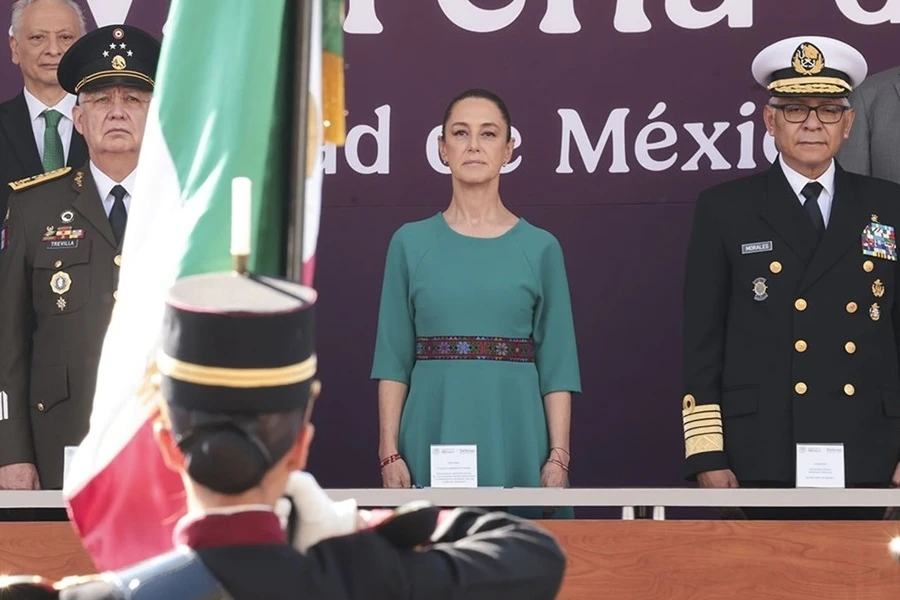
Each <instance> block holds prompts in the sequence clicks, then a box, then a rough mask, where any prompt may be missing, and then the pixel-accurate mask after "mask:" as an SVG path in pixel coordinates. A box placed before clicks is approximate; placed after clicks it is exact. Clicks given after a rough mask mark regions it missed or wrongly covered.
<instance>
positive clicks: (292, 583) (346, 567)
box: [59, 509, 566, 600]
mask: <svg viewBox="0 0 900 600" xmlns="http://www.w3.org/2000/svg"><path fill="white" fill-rule="evenodd" d="M454 512H455V514H453V515H452V516H451V518H450V520H449V521H448V522H445V523H442V524H441V525H440V526H439V527H438V530H437V532H436V533H435V540H436V543H434V544H433V545H430V544H429V545H428V546H426V547H425V548H426V549H424V550H423V549H412V548H403V547H401V546H399V545H398V544H397V543H396V542H395V541H393V540H391V539H390V538H389V536H386V535H385V534H383V533H382V532H380V531H379V530H377V529H370V530H366V531H362V532H359V533H356V534H352V535H346V536H341V537H336V538H331V539H327V540H324V541H321V542H319V543H318V544H316V545H314V546H313V547H312V548H310V549H309V551H308V552H307V554H306V555H302V554H300V553H299V552H297V551H296V550H294V549H293V548H291V547H290V546H288V545H287V544H286V543H285V541H284V534H283V533H282V532H281V531H280V530H278V527H279V523H278V521H277V517H275V516H274V514H273V513H266V512H262V511H253V512H248V513H235V514H231V515H227V516H221V515H220V516H217V517H206V518H204V519H201V520H200V521H198V522H194V523H192V524H190V525H188V526H187V527H185V528H184V529H183V530H182V535H181V536H180V537H181V539H180V542H182V543H183V544H185V545H183V546H181V550H176V551H174V552H173V553H171V554H169V555H166V556H163V557H162V558H157V559H151V560H150V561H147V562H146V563H143V564H140V565H137V566H136V567H132V568H130V569H127V570H125V571H119V572H116V573H108V574H105V575H100V576H95V577H89V578H85V580H83V582H80V583H76V584H75V585H71V586H69V587H64V589H62V591H60V592H59V598H61V599H63V600H124V599H126V598H131V597H134V598H148V599H149V598H166V599H167V600H192V599H199V598H203V599H204V600H212V599H223V600H224V599H229V598H231V599H234V600H279V599H284V600H293V599H295V598H303V599H305V600H319V599H321V600H345V599H346V600H351V599H360V600H363V599H365V600H390V599H394V598H397V599H401V598H402V599H404V600H416V599H419V598H421V599H422V600H442V599H448V600H449V599H451V598H454V599H455V598H466V599H467V600H480V599H484V600H505V599H507V598H509V599H515V600H541V599H547V600H549V599H552V598H555V597H556V593H557V591H558V590H559V587H560V584H561V581H562V575H563V571H564V569H565V562H566V559H565V555H564V554H563V553H562V551H561V549H560V548H559V546H558V545H557V543H556V542H555V541H554V540H553V538H552V537H550V536H549V535H547V534H546V533H544V532H543V531H541V530H540V529H539V528H537V527H535V526H534V525H532V524H530V523H528V522H527V521H524V520H521V519H519V518H517V517H514V516H511V515H507V514H504V513H484V512H483V511H480V510H475V509H465V510H458V511H454ZM176 535H178V531H176ZM188 547H190V548H192V549H193V551H192V552H190V551H188V554H186V550H185V549H186V548H188ZM164 574H165V575H164ZM135 582H140V585H137V586H135ZM132 593H133V594H134V596H131V595H129V594H132Z"/></svg>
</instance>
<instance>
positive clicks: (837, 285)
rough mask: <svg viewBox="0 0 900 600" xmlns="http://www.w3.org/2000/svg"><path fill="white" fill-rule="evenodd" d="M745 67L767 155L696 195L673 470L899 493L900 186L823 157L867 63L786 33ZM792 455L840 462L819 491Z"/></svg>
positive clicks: (711, 481) (841, 129) (840, 137)
mask: <svg viewBox="0 0 900 600" xmlns="http://www.w3.org/2000/svg"><path fill="white" fill-rule="evenodd" d="M753 74H754V77H755V78H756V80H757V81H758V82H759V83H760V84H761V85H762V86H763V87H766V88H767V89H768V90H769V92H770V94H771V98H770V100H769V103H768V105H767V106H766V108H765V114H764V117H765V124H766V128H767V130H768V132H769V134H770V135H772V136H773V137H774V138H775V145H776V148H777V149H778V151H779V157H778V160H777V161H776V162H775V164H773V165H772V167H771V168H770V169H769V170H768V171H766V172H764V173H760V174H756V175H751V176H749V177H745V178H743V179H739V180H736V181H732V182H729V183H725V184H722V185H719V186H716V187H714V188H712V189H709V190H706V191H705V192H703V193H702V194H701V195H700V197H699V199H698V201H697V207H696V213H695V217H694V226H693V231H692V233H691V239H690V245H689V249H688V255H687V269H686V280H685V292H684V293H685V296H684V389H683V393H684V398H683V402H682V416H683V422H684V436H685V454H686V475H687V477H688V478H689V479H694V478H696V480H697V481H698V482H699V484H700V485H701V486H702V487H714V488H723V487H738V486H743V487H794V486H795V485H801V486H806V485H810V486H819V485H833V486H841V485H846V486H848V487H853V486H858V487H886V486H888V485H891V484H893V485H897V484H898V483H900V467H898V461H900V366H898V364H900V363H898V343H900V298H898V288H897V286H898V285H900V273H898V262H897V246H896V234H895V227H897V226H900V202H898V199H900V186H897V185H895V184H893V183H889V182H887V181H882V180H878V179H873V178H870V177H864V176H859V175H855V174H852V173H848V172H846V171H844V170H843V169H842V168H841V167H840V166H839V165H838V164H837V163H836V162H835V161H834V158H833V157H834V155H835V154H836V153H837V151H838V148H840V146H841V143H842V142H843V141H844V140H845V139H847V137H848V135H849V133H850V129H851V126H852V125H853V117H854V114H853V110H852V109H851V108H850V106H849V103H848V102H847V95H848V94H849V93H850V91H851V89H852V88H853V86H855V85H857V84H858V83H859V82H861V81H862V79H863V78H864V77H865V74H866V63H865V59H864V58H863V57H862V55H861V54H859V52H857V51H856V50H855V49H853V48H851V47H850V46H847V45H846V44H843V43H842V42H839V41H837V40H833V39H829V38H821V37H800V38H791V39H787V40H782V41H780V42H777V43H775V44H773V45H771V46H769V47H768V48H766V49H764V50H763V51H762V52H760V54H759V55H758V56H757V57H756V59H755V61H754V63H753ZM806 452H817V453H821V452H828V453H830V455H831V456H838V457H839V458H838V459H837V460H834V461H832V463H831V468H832V473H833V475H834V478H833V480H832V481H831V482H828V483H826V482H823V481H816V479H815V478H816V477H818V476H819V475H818V474H816V473H812V472H811V471H807V470H805V469H804V468H801V469H799V471H798V469H797V464H798V458H799V459H802V458H803V456H801V455H802V454H804V453H806ZM801 464H802V461H801ZM840 476H843V481H841V477H840ZM745 512H746V513H747V515H748V516H749V517H751V518H754V517H756V516H761V517H763V516H764V517H792V518H805V517H810V516H812V517H818V518H832V517H845V518H869V517H872V518H876V517H880V516H881V515H882V514H883V512H884V511H883V509H881V510H880V511H878V510H877V509H876V510H872V509H868V510H866V509H859V510H856V509H850V510H848V511H841V510H832V511H804V510H802V509H801V510H800V511H791V510H787V511H775V512H773V511H766V510H764V509H763V510H755V509H746V510H745Z"/></svg>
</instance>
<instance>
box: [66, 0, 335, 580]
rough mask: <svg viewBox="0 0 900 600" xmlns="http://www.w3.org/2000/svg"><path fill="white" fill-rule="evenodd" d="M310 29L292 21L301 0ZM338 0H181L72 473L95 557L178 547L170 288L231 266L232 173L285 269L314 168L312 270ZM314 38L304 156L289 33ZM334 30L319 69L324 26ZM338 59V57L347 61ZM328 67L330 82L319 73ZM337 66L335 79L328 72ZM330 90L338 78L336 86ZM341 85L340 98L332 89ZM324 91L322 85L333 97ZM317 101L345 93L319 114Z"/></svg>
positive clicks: (74, 501)
mask: <svg viewBox="0 0 900 600" xmlns="http://www.w3.org/2000/svg"><path fill="white" fill-rule="evenodd" d="M307 1H309V2H313V11H312V12H313V22H312V27H311V32H310V31H306V32H304V31H298V29H299V28H298V25H297V22H298V20H297V13H298V11H299V10H300V8H301V3H302V2H307ZM342 4H343V2H342V0H266V1H265V2H251V1H248V0H173V2H172V5H171V8H170V11H169V16H168V20H167V25H166V27H165V28H164V37H163V45H162V54H161V56H160V63H159V67H158V70H157V73H156V89H155V93H154V98H153V101H152V102H151V104H150V114H149V116H148V120H147V126H146V131H145V134H144V142H143V147H142V151H141V156H140V160H139V164H138V174H137V183H136V186H135V190H134V193H133V198H134V199H133V201H132V204H131V213H130V214H129V219H128V230H127V232H126V236H125V242H124V247H123V253H122V267H121V273H120V281H119V290H118V291H119V295H118V297H119V300H118V302H117V305H116V307H115V310H114V312H113V317H112V322H111V323H110V327H109V330H108V332H107V335H106V339H105V342H104V347H103V353H102V356H101V360H100V367H99V373H98V385H97V391H96V395H95V397H94V409H93V413H92V415H91V425H90V432H89V433H88V436H87V438H86V439H85V440H84V442H83V443H82V444H81V445H80V446H79V449H78V451H77V452H76V453H75V456H74V458H73V460H72V464H71V466H70V469H69V473H68V474H67V477H66V480H65V484H64V489H63V495H64V497H65V500H66V502H67V506H68V510H69V515H70V518H71V520H72V522H73V524H74V526H75V528H76V530H77V531H78V533H79V535H80V536H81V538H82V542H83V544H84V546H85V548H86V549H87V551H88V552H89V554H90V555H91V557H92V558H93V559H94V562H95V565H96V567H97V568H98V569H100V570H106V569H116V568H121V567H124V566H128V565H131V564H134V563H136V562H138V561H140V560H143V559H146V558H149V557H150V556H153V555H155V554H158V553H160V552H164V551H166V550H169V549H171V547H172V529H173V527H174V525H175V522H176V521H177V519H178V517H179V516H181V515H182V514H183V513H184V512H185V499H184V489H183V486H182V483H181V480H180V479H179V478H178V477H177V476H176V475H175V474H174V473H173V472H171V471H169V470H168V469H167V468H166V467H165V465H164V464H163V463H162V459H161V456H160V454H159V452H158V450H157V448H156V446H155V443H154V440H153V436H152V428H153V422H154V417H155V415H156V410H157V409H156V406H157V402H158V401H159V397H158V393H157V386H156V379H155V377H154V374H155V366H154V358H155V354H156V350H157V346H158V336H159V330H160V328H161V324H162V316H163V310H164V298H165V294H166V292H167V290H168V288H169V287H170V286H171V285H172V283H173V282H174V281H175V280H176V279H177V278H179V277H182V276H185V275H191V274H196V273H205V272H214V271H229V270H231V268H232V259H231V256H230V232H231V182H232V179H233V178H235V177H248V178H249V179H250V180H251V182H252V202H253V209H252V234H251V236H252V237H251V257H250V262H249V266H250V270H251V271H252V272H256V273H262V274H269V275H282V274H283V273H284V272H285V263H286V250H285V249H286V247H287V242H288V240H287V236H288V235H289V233H288V232H289V231H290V230H289V228H288V223H289V222H290V216H291V210H290V206H289V199H290V197H291V195H292V190H291V181H292V179H291V174H292V172H293V171H301V172H299V173H298V176H299V177H301V178H303V179H302V180H300V181H301V184H302V182H303V181H304V180H305V186H306V187H305V189H306V193H305V203H304V209H305V210H304V218H303V235H302V241H303V244H302V260H303V264H304V269H303V280H304V283H306V284H310V283H311V281H312V272H313V269H312V267H313V258H314V256H315V248H316V238H317V235H318V225H319V213H320V208H321V187H322V165H321V160H322V156H321V155H322V153H321V151H320V150H321V145H322V143H323V141H324V139H325V137H326V133H325V132H329V134H328V135H329V137H332V136H333V135H334V134H333V133H332V132H336V133H337V135H336V136H334V137H333V139H332V141H334V142H335V143H343V130H344V125H343V115H344V113H343V97H342V96H343V80H342V72H339V70H338V69H337V68H335V67H334V66H333V65H334V64H336V62H335V61H340V60H341V59H340V56H341V44H340V40H341V37H342V31H341V26H342V18H343V6H342ZM303 36H306V37H308V38H310V44H311V48H312V52H311V53H310V65H309V67H310V81H309V90H308V92H309V100H310V101H309V105H310V108H309V111H308V112H309V114H308V115H307V117H308V118H309V134H310V136H309V137H310V139H309V140H308V145H307V148H308V154H309V160H308V161H307V162H306V164H305V165H303V167H305V168H302V169H298V168H295V165H293V164H292V160H293V158H292V157H293V152H292V148H293V144H294V140H293V139H292V136H293V135H294V133H293V131H294V128H293V126H292V122H293V118H294V116H295V115H294V112H295V111H294V108H293V107H294V101H293V98H294V79H295V72H296V64H295V61H296V58H295V57H296V56H297V52H296V49H295V45H296V43H297V39H303ZM326 39H328V40H330V41H329V44H328V50H329V53H331V51H332V50H335V52H334V56H333V57H331V58H329V59H328V60H327V64H328V66H327V67H326V68H325V69H323V60H324V58H323V41H324V40H326ZM341 71H342V70H341ZM325 73H327V74H328V75H327V77H328V78H329V79H328V81H327V82H326V81H323V78H324V77H325ZM335 78H339V81H337V82H336V84H335ZM331 90H335V91H331ZM332 93H335V94H336V93H340V94H341V97H340V98H332V97H330V94H332ZM326 94H328V95H329V96H326ZM323 106H329V107H340V108H339V114H338V113H337V112H334V111H333V110H332V111H331V112H329V113H328V114H329V116H328V119H329V120H330V122H329V123H328V124H327V126H326V123H325V122H324V121H325V118H324V116H323V115H324V113H323V108H322V107H323Z"/></svg>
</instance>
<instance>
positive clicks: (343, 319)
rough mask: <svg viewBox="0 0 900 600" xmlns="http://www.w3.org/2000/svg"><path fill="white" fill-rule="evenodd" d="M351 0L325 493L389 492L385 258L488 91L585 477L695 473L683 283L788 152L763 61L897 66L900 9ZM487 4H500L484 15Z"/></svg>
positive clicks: (12, 86) (321, 272) (156, 10)
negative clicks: (540, 261)
mask: <svg viewBox="0 0 900 600" xmlns="http://www.w3.org/2000/svg"><path fill="white" fill-rule="evenodd" d="M85 4H87V3H85ZM94 4H95V5H99V4H105V3H104V2H99V1H98V2H94ZM347 4H348V7H349V9H350V15H349V17H348V20H347V23H346V28H347V29H349V30H353V32H351V33H348V34H347V36H346V38H345V39H346V49H345V58H346V64H347V105H348V106H347V108H348V110H349V117H348V119H349V121H348V127H350V128H351V135H350V139H349V140H348V145H347V147H346V148H341V149H337V150H336V151H335V150H333V149H332V150H330V151H329V153H328V155H327V157H328V159H329V160H327V161H326V165H327V166H326V169H327V172H328V176H327V177H326V178H325V206H324V210H323V215H322V228H321V237H320V241H319V252H318V267H317V274H316V287H317V288H318V289H319V292H320V298H321V301H320V307H319V330H318V339H319V348H320V355H319V356H320V365H321V376H322V380H323V384H324V391H323V395H322V398H321V400H320V402H319V405H318V407H317V410H316V413H315V422H316V424H317V427H318V434H317V436H316V442H315V445H314V453H313V458H312V465H311V470H312V471H313V472H314V473H315V474H316V475H317V476H318V477H319V479H320V481H321V482H322V483H323V484H324V485H326V486H329V487H368V486H376V485H378V484H379V483H380V478H379V475H378V466H377V464H378V463H377V458H378V457H377V456H376V452H377V403H376V388H375V384H374V383H373V382H371V381H369V379H368V374H369V369H370V367H371V355H372V348H373V344H374V333H375V321H376V313H377V309H378V300H379V294H380V283H381V275H382V270H383V259H384V253H385V250H386V247H387V243H388V240H389V238H390V236H391V234H392V233H393V231H394V230H395V229H396V228H397V227H399V226H400V225H401V224H402V223H403V222H406V221H410V220H414V219H420V218H423V217H426V216H429V215H431V214H434V213H435V212H436V211H438V210H440V209H442V208H443V207H444V206H445V205H446V204H447V202H448V200H449V194H450V184H449V180H448V178H447V176H446V175H445V174H442V173H438V172H437V171H436V170H435V168H433V167H432V166H431V164H430V163H429V160H428V156H427V152H426V141H427V140H429V134H430V132H431V131H432V129H433V128H434V127H435V126H437V125H439V124H440V119H441V116H442V114H443V110H444V107H445V104H446V102H447V100H448V99H449V98H450V97H451V96H453V95H454V94H456V93H457V92H459V91H461V90H463V89H465V88H468V87H474V86H480V87H487V88H490V89H492V90H494V91H496V92H498V93H499V94H500V95H501V96H503V97H504V98H505V99H506V101H507V103H508V104H509V108H510V110H511V112H512V117H513V125H514V126H515V127H516V129H517V130H518V132H519V134H520V138H521V146H520V147H519V148H518V149H517V151H516V154H515V156H516V157H517V158H519V157H520V158H521V162H520V163H515V162H514V163H513V164H512V165H511V167H512V170H511V172H509V173H507V174H505V175H504V177H503V180H502V186H501V192H502V195H503V198H504V200H505V202H506V203H507V204H508V205H509V206H510V208H511V209H512V210H513V211H514V212H517V213H518V214H520V215H522V216H524V217H525V218H527V219H528V220H529V221H531V222H532V223H534V224H536V225H538V226H540V227H544V228H546V229H549V230H550V231H551V232H553V233H554V234H556V236H557V237H558V238H559V240H560V242H561V243H562V246H563V249H564V251H565V254H566V262H567V267H568V274H569V281H570V286H571V291H572V297H573V304H574V311H575V322H576V328H577V334H578V345H579V351H580V352H579V355H580V356H579V358H580V363H581V371H582V376H583V387H584V393H583V394H581V395H580V396H577V397H576V398H575V404H574V423H573V428H572V456H573V471H572V483H573V485H575V486H672V485H681V483H682V478H681V461H682V458H681V457H682V442H681V436H682V434H681V427H680V424H681V419H680V417H679V410H680V406H681V394H680V383H679V377H680V375H679V372H680V360H681V357H680V311H681V279H682V269H683V254H684V249H685V244H686V240H687V235H688V231H689V226H690V220H691V216H692V211H693V202H694V198H695V196H696V194H697V192H698V191H699V190H700V189H702V188H704V187H706V186H709V185H712V184H714V183H717V182H719V181H722V180H725V179H730V178H734V177H738V176H740V175H743V174H746V173H749V172H751V171H752V170H754V169H760V168H764V167H765V166H766V165H767V164H768V160H769V159H770V158H771V156H772V154H771V145H770V144H769V145H768V146H767V145H766V143H764V139H765V136H764V134H765V129H764V128H763V127H762V125H761V123H760V121H761V117H760V105H761V104H762V103H763V102H764V101H765V96H764V94H763V93H761V91H760V90H759V89H758V88H757V87H756V85H755V82H754V81H753V79H752V78H751V76H750V73H749V68H750V62H751V60H752V59H753V56H754V55H755V54H756V52H757V51H758V50H759V49H760V48H761V47H763V46H764V45H766V44H768V43H769V42H771V41H774V40H775V39H778V38H781V37H787V36H793V35H801V34H804V33H809V34H819V35H831V36H836V37H840V38H842V39H844V40H846V41H848V42H849V43H851V44H854V45H856V46H857V47H858V48H859V49H860V50H861V51H862V52H863V53H864V54H865V55H866V57H867V58H868V60H869V66H870V72H876V71H879V70H882V69H885V68H888V67H891V66H894V65H895V64H896V63H897V62H898V61H900V59H898V58H897V47H898V46H897V41H896V40H897V34H898V28H897V26H895V25H891V24H890V23H888V22H885V21H889V20H890V19H891V18H893V20H895V21H897V22H900V1H898V0H887V2H885V0H790V2H782V3H777V4H773V3H770V2H761V1H757V2H755V3H754V2H752V0H726V1H724V2H722V0H693V3H691V2H689V1H688V0H666V1H665V2H663V0H652V1H646V2H644V1H642V0H617V1H613V0H609V1H607V2H597V1H596V0H577V1H575V0H472V1H469V0H415V1H412V0H407V1H405V2H388V1H385V0H380V1H377V2H376V1H375V0H347ZM166 5H167V2H163V1H161V0H135V1H134V2H133V5H132V7H131V9H130V12H129V14H128V18H127V22H129V23H132V24H135V25H139V26H142V27H144V28H146V29H148V30H149V31H151V32H153V33H155V34H159V32H160V30H161V27H162V23H163V21H164V19H165V15H164V12H163V11H164V10H165V6H166ZM763 5H765V6H763ZM501 9H502V10H501ZM485 10H496V11H500V12H493V13H490V14H489V13H487V12H480V13H477V14H475V12H476V11H485ZM503 11H505V12H503ZM709 11H713V12H709ZM715 11H725V12H727V13H728V16H727V17H726V18H725V19H722V20H719V19H717V18H716V17H717V16H720V15H718V14H717V13H716V12H715ZM86 12H87V14H88V15H89V22H90V23H91V26H93V23H94V18H92V17H90V15H91V12H90V10H87V11H86ZM467 12H468V13H472V14H466V13H467ZM704 12H705V13H707V14H705V15H704V14H702V13H704ZM519 13H520V14H519ZM350 17H352V18H350ZM505 17H508V18H506V19H505V20H507V21H511V23H509V24H508V25H507V26H505V27H503V28H499V27H500V26H501V25H504V23H503V22H502V21H503V20H504V18H505ZM511 17H516V18H515V19H514V20H512V18H511ZM8 18H9V16H8V14H4V15H2V16H0V19H3V20H0V26H2V27H3V28H4V29H5V28H6V27H8ZM98 20H101V21H102V20H103V19H102V17H99V18H98ZM862 22H865V24H864V23H862ZM497 28H499V29H498V30H496V31H481V32H476V31H470V30H471V29H482V30H485V29H497ZM379 29H380V30H381V31H380V33H375V32H374V31H375V30H379ZM574 29H578V30H577V31H572V30H574ZM561 30H568V31H570V32H569V33H563V32H561ZM638 30H640V31H638ZM360 31H366V33H360ZM260 43H265V40H260ZM826 60H827V56H826ZM0 82H2V83H3V87H2V89H3V92H4V93H3V96H4V97H9V96H12V95H13V94H14V93H16V92H17V89H18V87H19V86H20V85H21V82H20V78H19V75H18V71H17V70H16V69H15V68H14V67H13V66H12V65H10V64H8V63H6V64H2V65H0ZM198 93H203V91H202V90H198ZM651 113H652V116H651ZM651 123H657V124H662V123H666V124H668V125H669V127H663V128H660V127H653V128H649V129H645V127H646V126H648V125H649V124H651ZM714 132H718V137H717V136H716V134H715V133H714ZM604 136H606V137H604ZM707 139H714V140H715V141H714V143H712V145H713V146H714V148H713V149H712V150H710V149H709V146H710V144H711V143H710V142H708V141H706V140H707ZM698 140H701V141H702V142H703V143H701V141H698ZM598 142H600V143H599V144H598ZM432 143H433V140H432ZM594 148H596V152H595V151H594ZM701 148H705V149H706V150H707V151H708V153H706V154H703V153H701V154H702V155H701V156H699V157H696V156H695V154H696V153H697V152H698V150H700V149H701ZM433 162H434V160H433V159H432V163H433Z"/></svg>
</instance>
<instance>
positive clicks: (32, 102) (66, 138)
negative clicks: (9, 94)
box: [25, 89, 75, 162]
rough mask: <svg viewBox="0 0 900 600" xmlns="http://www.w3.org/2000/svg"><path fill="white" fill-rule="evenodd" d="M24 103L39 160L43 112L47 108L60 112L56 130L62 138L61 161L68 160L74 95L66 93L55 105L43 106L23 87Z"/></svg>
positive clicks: (42, 140) (42, 150)
mask: <svg viewBox="0 0 900 600" xmlns="http://www.w3.org/2000/svg"><path fill="white" fill-rule="evenodd" d="M25 104H27V105H28V116H29V118H30V119H31V130H32V131H33V132H34V142H35V143H36V144H37V149H38V156H40V157H41V161H42V162H43V160H44V130H45V129H46V128H47V123H46V122H45V121H44V115H43V112H44V111H45V110H47V109H48V108H52V109H53V110H55V111H57V112H59V113H60V114H62V116H63V118H62V119H60V120H59V125H57V126H56V130H57V131H58V132H59V139H60V140H62V147H63V162H68V160H69V145H70V144H71V142H72V129H73V128H74V127H75V122H74V121H73V120H72V108H74V106H75V96H73V95H72V94H66V95H65V96H64V97H63V99H62V100H60V101H59V102H57V103H56V105H55V106H45V105H44V103H43V102H41V101H40V100H38V99H37V98H36V97H35V96H34V95H33V94H32V93H31V92H29V91H28V89H25Z"/></svg>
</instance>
